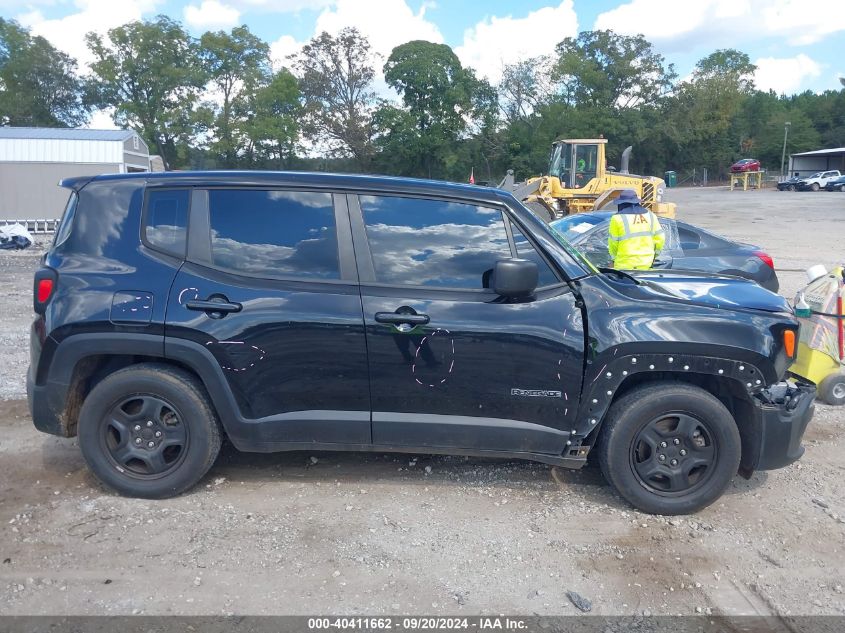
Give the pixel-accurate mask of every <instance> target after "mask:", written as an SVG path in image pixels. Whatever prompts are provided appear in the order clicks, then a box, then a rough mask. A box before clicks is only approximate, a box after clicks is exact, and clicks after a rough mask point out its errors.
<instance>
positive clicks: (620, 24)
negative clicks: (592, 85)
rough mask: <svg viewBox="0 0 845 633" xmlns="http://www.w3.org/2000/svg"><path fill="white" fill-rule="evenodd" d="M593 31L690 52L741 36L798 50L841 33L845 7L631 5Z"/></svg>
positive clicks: (833, 0) (749, 0) (788, 1)
mask: <svg viewBox="0 0 845 633" xmlns="http://www.w3.org/2000/svg"><path fill="white" fill-rule="evenodd" d="M594 28H596V29H611V30H613V31H616V32H617V33H621V34H624V35H636V34H638V33H642V34H643V35H645V37H646V38H647V39H649V40H651V41H654V42H671V43H673V44H675V45H676V47H677V48H692V47H693V46H694V45H695V44H697V43H701V42H703V41H707V42H709V43H711V44H712V43H713V42H714V41H715V42H716V44H715V45H732V46H736V44H735V42H736V41H737V39H736V38H737V36H740V35H741V36H742V39H741V40H740V41H742V42H748V41H749V40H753V39H759V38H763V37H780V38H784V39H785V40H786V42H787V43H788V44H790V45H792V46H800V45H806V44H811V43H813V42H817V41H819V40H820V39H822V38H824V37H826V36H827V35H830V34H832V33H835V32H837V31H842V30H845V2H843V1H842V0H815V1H814V2H812V3H807V2H804V1H802V0H697V1H696V2H677V0H630V1H629V2H626V3H625V4H621V5H620V6H618V7H616V8H615V9H611V10H610V11H605V12H604V13H601V14H600V15H599V16H598V17H597V18H596V22H595V25H594ZM722 43H724V44H722Z"/></svg>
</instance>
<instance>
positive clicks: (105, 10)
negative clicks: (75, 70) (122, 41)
mask: <svg viewBox="0 0 845 633" xmlns="http://www.w3.org/2000/svg"><path fill="white" fill-rule="evenodd" d="M159 2H160V0H76V2H75V5H76V8H77V9H78V11H77V12H76V13H71V14H69V15H66V16H65V17H63V18H57V19H54V20H48V19H46V18H44V16H43V15H42V14H41V12H40V11H34V12H31V13H27V14H24V15H20V16H18V19H19V20H20V22H21V24H23V25H24V26H27V27H29V28H30V29H31V30H32V32H33V34H35V35H41V36H43V37H45V38H47V39H48V40H49V41H50V43H51V44H53V46H55V47H56V48H58V49H60V50H62V51H64V52H66V53H67V54H69V55H71V56H72V57H75V58H76V60H77V61H78V62H79V64H80V66H81V67H82V68H83V69H84V67H85V66H86V65H87V64H89V63H90V62H91V61H92V60H93V57H92V55H91V53H90V51H89V50H88V47H87V46H86V45H85V34H86V33H88V32H89V31H95V32H97V33H100V34H105V33H106V31H108V30H109V29H112V28H114V27H116V26H119V25H121V24H125V23H126V22H131V21H133V20H140V19H141V18H142V17H143V16H144V14H146V13H149V12H151V11H153V10H154V9H155V8H156V6H157V5H158V4H159Z"/></svg>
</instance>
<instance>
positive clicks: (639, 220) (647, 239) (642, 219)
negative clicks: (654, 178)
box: [607, 189, 666, 270]
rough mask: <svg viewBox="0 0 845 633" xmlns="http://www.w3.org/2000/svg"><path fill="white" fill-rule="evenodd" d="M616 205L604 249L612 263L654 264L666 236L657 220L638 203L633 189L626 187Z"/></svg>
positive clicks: (630, 265)
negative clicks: (605, 248)
mask: <svg viewBox="0 0 845 633" xmlns="http://www.w3.org/2000/svg"><path fill="white" fill-rule="evenodd" d="M616 206H617V208H618V209H619V210H618V211H617V212H616V214H614V215H613V216H612V217H611V218H610V235H609V236H608V238H607V250H608V251H610V256H611V257H612V258H613V267H614V268H618V269H619V270H646V269H648V268H651V266H652V264H654V259H655V257H657V255H659V254H660V250H661V249H662V248H663V244H664V243H665V242H666V237H665V235H664V234H663V227H662V226H660V220H659V219H658V217H657V216H656V215H654V214H653V213H652V212H651V211H649V210H648V209H646V208H645V207H643V206H642V205H640V199H639V198H638V197H637V194H636V192H635V191H634V190H633V189H625V190H623V191H622V193H621V194H619V197H618V198H616Z"/></svg>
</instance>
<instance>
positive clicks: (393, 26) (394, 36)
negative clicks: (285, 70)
mask: <svg viewBox="0 0 845 633" xmlns="http://www.w3.org/2000/svg"><path fill="white" fill-rule="evenodd" d="M254 1H256V2H258V1H261V0H254ZM325 1H326V0H323V2H324V3H325ZM287 4H292V2H288V3H287ZM429 6H430V4H429V3H428V2H423V4H422V6H421V7H420V10H419V11H418V12H417V13H414V12H413V11H412V10H411V8H410V7H409V6H408V4H407V2H406V0H380V1H379V2H361V1H360V0H336V2H334V3H333V6H330V7H327V8H325V9H324V10H323V11H322V12H321V13H320V15H319V16H317V20H316V22H315V26H314V35H315V36H316V35H319V34H320V33H322V32H323V31H326V32H327V33H330V34H332V35H337V34H338V33H339V32H340V31H341V30H342V29H344V28H346V27H355V28H356V29H358V30H359V31H360V32H361V34H362V35H364V36H365V37H366V38H367V40H368V41H369V43H370V50H371V51H372V52H373V53H374V54H375V55H376V56H377V57H376V58H374V60H373V67H374V69H375V78H374V82H373V83H374V86H373V88H374V90H375V92H376V93H377V94H378V95H379V96H382V97H385V98H396V93H395V92H394V91H393V90H392V89H391V88H389V87H388V86H387V84H386V83H385V81H384V74H383V73H382V67H383V66H384V62H385V61H386V60H387V58H388V57H389V56H390V53H391V52H392V51H393V49H394V48H395V47H396V46H399V45H400V44H404V43H405V42H408V41H411V40H427V41H429V42H435V43H437V44H440V43H442V42H443V34H442V33H440V29H439V28H438V27H437V25H435V24H434V23H433V22H430V21H429V20H427V19H426V17H425V12H426V10H427V9H428V8H429ZM303 44H305V42H300V41H297V40H296V39H295V38H294V37H292V36H290V35H282V36H281V37H280V38H279V39H277V40H276V41H275V42H272V43H271V44H270V57H271V59H272V60H273V65H274V66H275V67H276V68H279V67H281V66H289V62H288V60H287V57H288V55H291V54H294V53H298V52H299V50H300V49H301V48H302V46H303Z"/></svg>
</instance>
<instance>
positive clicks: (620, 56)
mask: <svg viewBox="0 0 845 633" xmlns="http://www.w3.org/2000/svg"><path fill="white" fill-rule="evenodd" d="M556 51H557V56H558V59H557V62H556V63H555V66H554V69H553V71H552V79H553V80H555V81H556V82H558V84H559V86H560V91H561V96H562V98H563V99H564V100H565V101H566V102H567V103H569V104H571V105H574V106H579V107H583V106H587V107H594V108H600V109H616V108H631V107H638V106H644V105H650V104H654V103H656V102H657V101H658V100H659V99H660V97H662V96H664V95H665V94H666V93H667V92H668V91H669V90H670V89H671V88H672V82H673V81H674V80H675V79H676V77H677V74H676V73H675V69H674V66H673V65H672V64H669V65H668V66H667V65H665V60H664V58H663V56H662V55H660V54H658V53H657V52H655V51H654V49H653V48H652V46H651V44H650V43H649V42H648V40H646V39H645V38H644V37H643V36H642V35H635V36H627V35H617V34H616V33H614V32H613V31H582V32H581V33H579V35H578V37H577V38H572V37H567V38H566V39H564V40H563V41H562V42H561V43H560V44H558V45H557V48H556Z"/></svg>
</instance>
